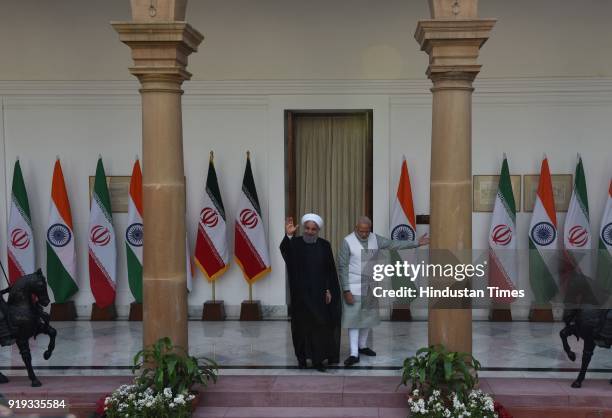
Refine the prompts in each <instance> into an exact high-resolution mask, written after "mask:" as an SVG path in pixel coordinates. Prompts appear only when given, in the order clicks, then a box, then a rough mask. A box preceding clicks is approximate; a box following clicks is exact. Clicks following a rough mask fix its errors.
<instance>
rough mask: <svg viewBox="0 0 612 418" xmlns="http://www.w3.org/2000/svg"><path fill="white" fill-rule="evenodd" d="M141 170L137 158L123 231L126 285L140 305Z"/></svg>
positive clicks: (141, 240)
mask: <svg viewBox="0 0 612 418" xmlns="http://www.w3.org/2000/svg"><path fill="white" fill-rule="evenodd" d="M143 238H144V235H143V226H142V170H141V169H140V161H138V158H137V159H136V161H135V162H134V167H133V168H132V177H131V178H130V193H129V199H128V227H127V229H126V230H125V252H126V256H127V272H128V284H129V286H130V290H131V292H132V295H133V296H134V300H135V301H136V302H137V303H142V244H143Z"/></svg>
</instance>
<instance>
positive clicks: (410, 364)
mask: <svg viewBox="0 0 612 418" xmlns="http://www.w3.org/2000/svg"><path fill="white" fill-rule="evenodd" d="M479 369H480V363H479V362H478V361H477V360H476V359H475V358H474V357H473V356H472V355H471V354H468V353H460V352H455V351H448V350H447V349H446V348H445V347H444V346H442V345H435V346H430V347H425V348H421V349H419V350H418V351H417V352H416V355H415V356H413V357H409V358H407V359H406V360H404V366H403V370H402V381H401V384H402V385H406V386H407V385H408V382H409V381H410V382H411V384H412V387H411V389H410V391H411V392H412V391H414V390H415V389H417V390H418V391H419V392H418V393H420V394H421V395H423V396H425V397H429V396H430V395H431V394H432V393H433V391H434V390H437V391H440V392H441V394H442V396H447V395H449V394H451V393H454V394H456V395H457V396H458V397H459V398H461V399H466V398H467V396H468V394H469V393H470V391H471V390H472V389H473V388H474V386H475V385H476V384H477V383H478V375H477V372H478V370H479Z"/></svg>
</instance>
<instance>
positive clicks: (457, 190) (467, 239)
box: [415, 0, 495, 353]
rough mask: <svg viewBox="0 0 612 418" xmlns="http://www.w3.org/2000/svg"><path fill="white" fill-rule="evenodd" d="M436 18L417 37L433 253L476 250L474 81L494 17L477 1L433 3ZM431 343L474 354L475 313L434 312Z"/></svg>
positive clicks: (424, 24) (421, 25) (437, 0)
mask: <svg viewBox="0 0 612 418" xmlns="http://www.w3.org/2000/svg"><path fill="white" fill-rule="evenodd" d="M429 3H430V9H431V15H432V16H431V17H432V19H430V20H421V21H419V23H418V25H417V29H416V33H415V38H416V40H417V42H418V43H419V44H420V45H421V50H423V51H425V52H426V53H427V54H428V55H429V67H428V68H427V76H428V77H429V78H430V79H431V81H432V82H433V88H432V89H431V91H432V93H433V109H432V111H433V116H432V138H431V186H430V214H431V216H430V234H431V242H430V249H431V250H451V251H461V250H470V249H471V248H472V91H473V87H472V82H473V81H474V78H475V77H476V75H477V74H478V72H479V71H480V67H481V66H480V65H478V64H477V58H478V53H479V50H480V47H481V46H482V45H483V44H484V42H485V41H486V40H487V39H488V37H489V33H490V31H491V29H492V28H493V26H494V24H495V20H494V19H478V18H477V16H476V10H477V5H476V1H475V0H472V1H466V0H464V1H461V2H459V1H453V0H430V1H429ZM428 326H429V344H430V345H432V344H444V345H445V346H446V347H447V348H448V349H449V350H452V351H463V352H468V353H471V351H472V311H471V309H435V308H433V307H431V306H430V310H429V325H428Z"/></svg>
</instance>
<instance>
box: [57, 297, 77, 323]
mask: <svg viewBox="0 0 612 418" xmlns="http://www.w3.org/2000/svg"><path fill="white" fill-rule="evenodd" d="M76 317H77V313H76V307H75V306H74V301H73V300H69V301H68V302H64V303H52V304H51V321H53V322H57V321H76Z"/></svg>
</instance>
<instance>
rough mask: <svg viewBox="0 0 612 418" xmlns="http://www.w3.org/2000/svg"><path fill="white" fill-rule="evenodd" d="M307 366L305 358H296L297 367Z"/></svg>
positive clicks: (303, 367)
mask: <svg viewBox="0 0 612 418" xmlns="http://www.w3.org/2000/svg"><path fill="white" fill-rule="evenodd" d="M306 367H308V365H307V364H306V360H302V359H298V369H305V368H306Z"/></svg>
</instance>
